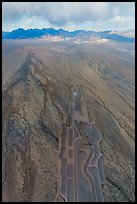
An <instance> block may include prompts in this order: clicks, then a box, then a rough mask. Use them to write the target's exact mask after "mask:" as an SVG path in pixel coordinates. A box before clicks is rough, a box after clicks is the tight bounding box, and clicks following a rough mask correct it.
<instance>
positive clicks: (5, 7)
mask: <svg viewBox="0 0 137 204" xmlns="http://www.w3.org/2000/svg"><path fill="white" fill-rule="evenodd" d="M134 12H135V11H134V4H133V3H132V2H130V3H129V2H128V3H126V2H117V3H116V2H57V3H55V2H45V3H44V2H3V3H2V18H3V21H9V22H10V21H11V22H12V21H18V20H20V19H21V18H22V17H26V18H31V17H33V16H35V17H36V18H38V19H41V20H46V21H48V22H49V23H50V24H52V25H57V26H63V25H67V23H69V22H72V23H74V24H75V23H83V22H86V21H91V22H92V21H94V22H96V21H99V20H104V19H105V20H106V19H110V18H113V17H115V16H134Z"/></svg>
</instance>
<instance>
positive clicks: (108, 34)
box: [2, 28, 135, 42]
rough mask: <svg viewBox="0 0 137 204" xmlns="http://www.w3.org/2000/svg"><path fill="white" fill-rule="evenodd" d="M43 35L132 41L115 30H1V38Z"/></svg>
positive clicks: (40, 36)
mask: <svg viewBox="0 0 137 204" xmlns="http://www.w3.org/2000/svg"><path fill="white" fill-rule="evenodd" d="M43 36H61V37H64V38H65V37H71V38H72V37H79V38H87V37H98V38H105V39H111V40H117V41H124V42H134V41H135V38H134V37H129V36H125V35H122V34H121V33H117V32H116V31H115V32H113V31H111V30H110V31H86V30H75V31H66V30H63V29H59V30H56V29H54V28H42V29H28V30H25V29H23V28H18V29H16V30H13V31H11V32H5V31H3V32H2V38H3V39H25V38H42V37H43Z"/></svg>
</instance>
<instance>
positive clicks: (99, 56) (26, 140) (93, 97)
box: [2, 43, 135, 202]
mask: <svg viewBox="0 0 137 204" xmlns="http://www.w3.org/2000/svg"><path fill="white" fill-rule="evenodd" d="M111 46H112V47H111ZM121 46H123V45H121ZM128 46H129V45H128ZM116 48H117V46H116ZM24 49H25V50H26V53H28V54H27V56H26V58H25V61H24V62H23V63H22V65H21V66H20V68H19V69H18V70H17V71H16V73H15V74H14V76H13V77H12V79H11V81H10V82H9V83H8V84H6V85H5V89H4V91H3V95H2V117H3V120H2V122H3V135H2V139H3V140H2V143H3V163H2V164H3V166H2V169H3V187H2V189H3V201H25V202H27V201H29V202H31V201H63V198H62V197H61V196H60V195H59V189H58V180H59V175H58V174H59V171H58V169H59V168H58V159H59V155H58V144H59V139H60V134H61V130H62V123H63V122H64V118H65V116H66V114H67V112H68V109H69V105H70V101H71V90H72V88H73V87H79V88H80V89H81V94H82V96H83V97H84V98H85V100H86V103H87V108H88V114H89V119H90V121H94V122H95V123H96V126H97V127H98V128H99V130H100V132H101V134H102V141H101V143H100V148H101V152H102V153H103V154H104V155H105V162H104V170H105V175H106V180H107V182H106V184H104V186H103V192H104V200H105V201H110V202H111V201H134V199H135V195H134V189H135V187H134V171H135V169H134V163H135V161H134V83H132V82H133V81H134V77H133V75H132V74H133V73H134V69H133V68H134V61H133V56H129V55H127V54H124V53H120V52H116V51H115V49H114V45H111V44H108V45H106V47H104V46H101V45H93V46H89V45H74V44H70V43H68V44H62V43H60V44H59V43H55V44H54V46H53V45H49V44H45V46H34V45H31V46H26V47H25V48H24ZM110 50H111V52H110ZM125 56H126V58H125ZM125 59H126V62H125ZM123 63H124V65H123ZM103 65H104V67H103ZM116 67H118V68H116ZM119 73H122V75H120V80H117V77H116V76H119ZM128 73H132V74H131V75H130V76H129V74H128ZM105 74H106V75H105ZM128 77H129V78H128ZM123 81H124V82H123ZM130 81H131V83H130ZM114 82H115V83H114ZM125 84H128V94H127V92H126V91H125V86H126V85H125ZM121 95H122V97H123V98H122V97H121ZM127 95H128V96H127ZM127 97H129V99H130V100H128V99H127ZM127 150H128V151H127Z"/></svg>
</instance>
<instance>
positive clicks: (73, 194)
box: [59, 89, 105, 202]
mask: <svg viewBox="0 0 137 204" xmlns="http://www.w3.org/2000/svg"><path fill="white" fill-rule="evenodd" d="M100 140H101V134H100V132H99V130H98V129H97V128H96V126H95V124H94V123H93V122H92V123H90V122H89V117H88V112H87V107H86V103H85V101H84V100H83V99H82V97H81V93H80V89H77V90H75V91H74V92H73V99H72V102H71V105H70V109H69V112H68V114H67V116H66V123H65V124H63V128H62V133H61V141H60V153H59V158H60V164H61V165H60V166H61V169H60V171H61V174H60V175H61V176H60V193H61V195H62V196H63V197H64V199H65V201H66V202H102V201H103V192H102V185H101V184H102V183H104V182H105V175H104V169H103V161H104V156H103V155H102V154H101V153H100V150H99V142H100Z"/></svg>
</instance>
